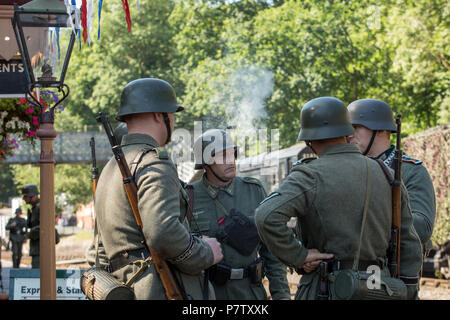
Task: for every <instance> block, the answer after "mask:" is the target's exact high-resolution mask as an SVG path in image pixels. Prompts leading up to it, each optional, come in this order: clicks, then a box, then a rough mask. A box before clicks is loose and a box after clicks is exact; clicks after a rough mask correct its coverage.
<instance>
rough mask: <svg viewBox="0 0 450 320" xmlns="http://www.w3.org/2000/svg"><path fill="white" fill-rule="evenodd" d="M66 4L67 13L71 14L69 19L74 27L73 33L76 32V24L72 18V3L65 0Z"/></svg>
mask: <svg viewBox="0 0 450 320" xmlns="http://www.w3.org/2000/svg"><path fill="white" fill-rule="evenodd" d="M64 4H65V5H66V10H67V14H68V15H69V18H68V20H69V24H70V27H71V28H72V31H73V33H75V25H74V24H73V19H72V5H71V4H70V3H69V0H64Z"/></svg>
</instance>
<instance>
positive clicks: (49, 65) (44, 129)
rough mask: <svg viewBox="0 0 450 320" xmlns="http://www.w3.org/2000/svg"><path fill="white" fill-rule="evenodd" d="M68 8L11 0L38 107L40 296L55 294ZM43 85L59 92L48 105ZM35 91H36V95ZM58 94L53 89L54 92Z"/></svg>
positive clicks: (71, 33) (55, 2)
mask: <svg viewBox="0 0 450 320" xmlns="http://www.w3.org/2000/svg"><path fill="white" fill-rule="evenodd" d="M69 12H70V15H69V13H68V10H67V8H66V6H65V4H64V1H60V0H33V1H31V2H28V3H26V4H24V5H22V6H18V5H17V4H14V17H13V18H12V25H13V29H14V32H15V35H16V39H17V44H18V47H19V50H20V54H21V56H22V60H23V65H24V69H25V72H26V74H27V77H28V81H29V86H28V89H27V92H26V93H25V97H26V99H27V101H28V102H29V103H33V104H35V105H37V106H39V108H40V111H41V112H40V124H39V129H38V131H37V136H38V137H39V139H40V141H41V156H40V159H39V166H40V186H41V190H40V191H41V192H40V193H41V202H40V298H41V300H55V299H56V257H55V199H54V166H55V159H54V155H53V140H54V139H55V138H56V136H57V132H56V130H55V128H54V126H53V124H54V117H55V112H54V111H55V107H56V106H57V105H59V104H60V103H61V102H62V101H63V100H64V99H65V98H67V96H68V95H69V86H68V85H66V84H64V78H65V75H66V71H67V67H68V65H69V60H70V56H71V53H72V49H73V45H74V43H75V38H76V32H77V31H76V30H75V28H73V24H74V23H75V22H74V10H73V9H71V10H69ZM37 28H39V30H40V32H38V33H36V32H34V33H33V34H34V36H36V34H38V35H37V36H38V37H39V39H34V40H38V41H39V49H38V50H37V52H33V54H34V55H33V56H32V57H30V54H29V53H30V50H29V49H28V47H27V43H28V42H30V40H31V33H30V30H36V29H37ZM41 88H52V89H53V90H56V89H57V92H58V94H57V95H62V98H60V99H59V98H58V99H55V100H59V101H55V104H54V105H53V106H50V105H48V106H47V108H45V107H44V105H43V104H42V103H41V102H40V99H39V90H40V89H41ZM35 93H37V95H36V96H35ZM55 94H56V93H55Z"/></svg>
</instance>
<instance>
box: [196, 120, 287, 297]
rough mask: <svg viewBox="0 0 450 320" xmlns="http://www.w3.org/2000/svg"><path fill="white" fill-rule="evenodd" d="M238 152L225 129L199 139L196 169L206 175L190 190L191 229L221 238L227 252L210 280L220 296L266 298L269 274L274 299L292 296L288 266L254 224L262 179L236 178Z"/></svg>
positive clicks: (261, 192) (261, 190)
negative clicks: (274, 253)
mask: <svg viewBox="0 0 450 320" xmlns="http://www.w3.org/2000/svg"><path fill="white" fill-rule="evenodd" d="M237 152H238V148H237V146H236V145H235V144H234V142H233V141H232V139H231V137H230V135H229V134H227V132H226V131H224V130H219V129H211V130H208V131H206V132H204V133H203V134H202V135H200V136H199V137H198V138H197V139H196V141H195V143H194V158H195V169H196V170H204V174H203V176H202V177H201V179H200V180H198V181H196V182H194V183H193V184H192V189H190V190H191V192H192V193H191V194H192V196H193V197H192V206H193V210H192V212H193V215H192V217H191V228H192V230H193V231H195V232H198V233H200V234H203V235H206V236H209V237H216V238H217V239H219V241H220V242H221V244H222V250H223V256H224V258H223V260H222V261H221V262H220V263H218V264H217V265H214V266H213V267H212V268H210V269H209V270H208V275H209V279H210V280H211V282H212V284H213V286H214V290H215V294H216V298H217V299H220V300H265V299H267V294H266V291H265V289H264V286H263V284H262V279H263V277H264V273H265V274H266V276H267V279H268V280H269V291H270V294H271V297H272V299H274V300H278V299H286V300H287V299H290V290H289V285H288V282H287V278H286V266H284V265H283V264H281V263H280V261H279V260H278V259H277V258H275V257H274V256H273V255H272V254H271V253H270V252H269V251H268V250H267V248H266V246H265V245H264V244H263V243H261V241H260V239H259V236H258V233H257V230H256V226H255V223H254V214H255V209H256V207H257V206H258V204H259V203H260V202H261V201H262V200H263V199H264V198H265V196H266V192H265V190H264V188H263V186H262V185H261V183H260V181H259V180H257V179H254V178H247V177H246V178H240V177H237V176H236V166H235V160H236V158H237ZM188 190H189V189H188Z"/></svg>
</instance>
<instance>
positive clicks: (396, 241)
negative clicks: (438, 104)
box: [388, 115, 403, 278]
mask: <svg viewBox="0 0 450 320" xmlns="http://www.w3.org/2000/svg"><path fill="white" fill-rule="evenodd" d="M401 119H402V116H401V115H397V118H396V119H395V122H396V124H397V145H396V147H395V156H394V162H393V164H394V166H393V169H394V182H393V183H392V227H391V241H390V244H389V255H388V260H389V271H390V272H391V275H392V277H394V278H400V230H401V224H402V208H401V206H402V156H403V151H402V150H401V149H400V147H401V145H400V139H401V125H402V120H401Z"/></svg>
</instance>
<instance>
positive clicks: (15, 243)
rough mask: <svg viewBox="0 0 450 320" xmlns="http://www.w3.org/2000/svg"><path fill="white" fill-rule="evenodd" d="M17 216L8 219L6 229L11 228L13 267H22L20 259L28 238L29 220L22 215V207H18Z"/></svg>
mask: <svg viewBox="0 0 450 320" xmlns="http://www.w3.org/2000/svg"><path fill="white" fill-rule="evenodd" d="M15 214H16V216H15V217H14V218H11V219H9V220H8V223H7V224H6V230H9V239H10V240H11V244H12V252H13V254H12V262H13V268H20V260H21V259H22V245H23V242H24V241H25V239H26V233H27V231H26V228H27V222H26V220H25V219H24V218H22V217H21V215H22V209H21V208H17V209H16V212H15Z"/></svg>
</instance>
